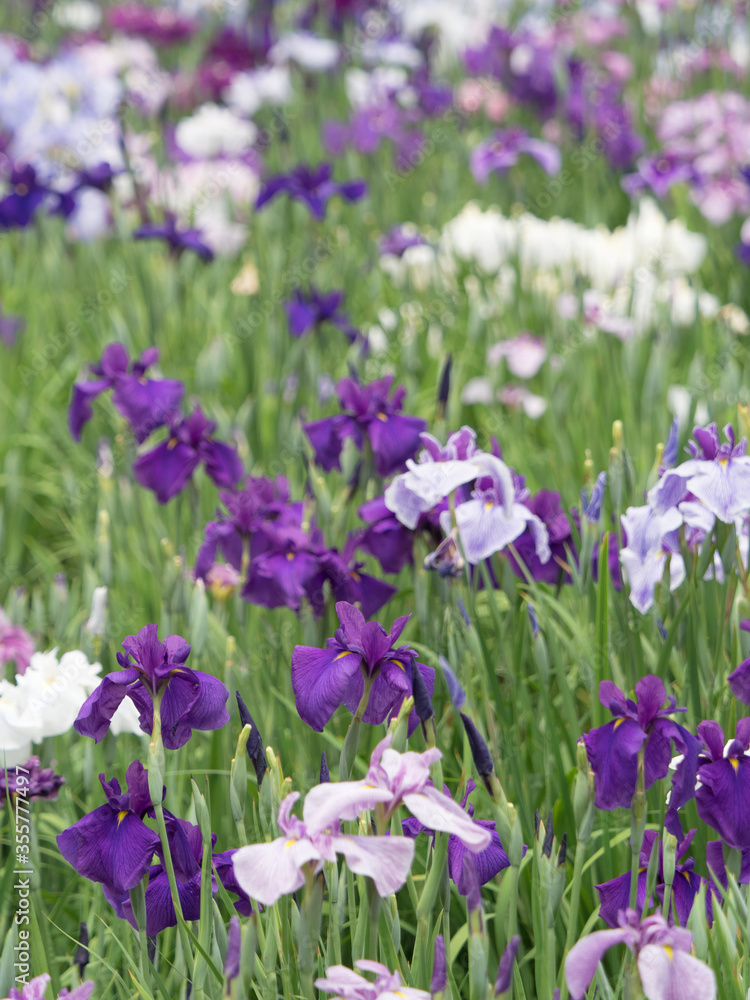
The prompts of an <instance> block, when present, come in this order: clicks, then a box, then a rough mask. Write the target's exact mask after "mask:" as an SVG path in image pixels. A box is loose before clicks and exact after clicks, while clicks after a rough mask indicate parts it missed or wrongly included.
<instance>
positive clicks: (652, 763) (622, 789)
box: [583, 674, 699, 840]
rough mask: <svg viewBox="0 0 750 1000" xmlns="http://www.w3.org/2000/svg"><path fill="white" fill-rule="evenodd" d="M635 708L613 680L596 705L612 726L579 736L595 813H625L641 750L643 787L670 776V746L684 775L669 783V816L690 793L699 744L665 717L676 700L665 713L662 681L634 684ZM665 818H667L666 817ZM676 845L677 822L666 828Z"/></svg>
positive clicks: (603, 684) (651, 679)
mask: <svg viewBox="0 0 750 1000" xmlns="http://www.w3.org/2000/svg"><path fill="white" fill-rule="evenodd" d="M635 695H636V698H637V703H636V702H634V701H632V700H631V699H630V698H627V699H626V698H625V695H624V694H623V693H622V691H621V690H620V689H619V688H618V687H617V686H616V685H615V684H613V683H612V681H602V682H601V683H600V685H599V701H600V702H601V703H602V705H604V706H605V707H606V708H608V709H609V710H610V712H611V713H612V715H614V716H615V718H614V720H613V721H612V722H608V723H606V725H604V726H600V727H599V728H598V729H592V730H590V731H589V732H588V733H586V734H585V735H584V736H583V742H584V744H585V746H586V754H587V756H588V759H589V763H590V764H591V769H592V771H593V772H594V785H595V790H596V798H595V801H596V807H597V809H617V808H618V807H622V808H623V809H629V808H630V804H631V802H632V800H633V795H634V794H635V790H636V783H637V778H638V753H639V751H640V750H641V748H642V747H644V745H645V761H644V765H645V770H644V778H645V788H647V789H648V788H650V787H651V785H653V783H654V782H655V781H658V780H659V779H660V778H664V777H666V775H667V774H668V773H669V762H670V742H673V743H674V744H675V746H676V747H677V749H678V752H679V753H681V754H682V755H683V762H682V763H683V770H682V771H680V769H679V768H678V771H677V774H676V775H675V778H674V780H673V782H672V794H671V802H670V814H671V813H673V814H674V819H675V820H676V819H677V817H676V812H677V809H679V808H680V807H681V806H682V805H684V804H685V802H687V801H688V800H689V799H691V798H692V797H693V795H694V794H695V787H694V786H695V778H694V776H695V769H696V766H697V762H698V747H699V743H698V740H697V739H696V738H695V737H694V736H693V735H692V734H691V733H689V732H688V731H687V729H685V728H684V727H683V726H680V725H678V724H677V723H676V722H673V721H672V719H670V718H669V716H670V715H672V714H673V713H674V712H684V711H686V709H684V708H675V705H676V699H675V698H674V697H670V698H669V701H668V703H667V706H666V708H663V707H662V706H663V705H664V702H665V700H666V692H665V690H664V684H663V683H662V681H661V679H660V678H658V677H654V676H653V674H649V675H647V676H646V677H642V678H641V679H640V680H639V681H638V683H637V684H636V685H635ZM691 774H692V776H693V777H692V783H691V777H690V776H691ZM668 816H669V814H668ZM665 825H666V826H667V829H668V830H670V832H672V833H675V836H677V837H678V839H679V840H681V839H682V831H681V830H680V827H679V821H677V831H678V832H675V829H674V823H672V824H670V822H669V821H667V822H666V824H665Z"/></svg>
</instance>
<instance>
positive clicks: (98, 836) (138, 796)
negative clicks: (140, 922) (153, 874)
mask: <svg viewBox="0 0 750 1000" xmlns="http://www.w3.org/2000/svg"><path fill="white" fill-rule="evenodd" d="M99 780H100V781H101V783H102V788H103V789H104V794H105V795H106V797H107V802H106V804H105V805H103V806H99V807H98V808H97V809H95V810H94V811H93V812H91V813H89V814H88V815H86V816H84V817H83V819H79V820H78V822H77V823H74V824H73V826H71V827H69V828H68V829H67V830H63V832H62V833H61V834H59V835H58V837H57V846H58V847H59V848H60V853H61V854H62V856H63V857H64V858H65V860H66V861H67V862H68V863H69V864H70V865H72V866H73V868H75V870H76V871H77V872H78V874H79V875H83V876H84V878H87V879H90V880H91V881H92V882H101V883H102V884H104V885H105V886H107V887H109V889H110V890H111V891H112V892H113V893H116V894H118V895H123V894H125V893H127V892H128V891H129V890H130V889H133V888H135V886H136V885H138V883H139V882H140V881H141V879H142V878H143V876H144V875H145V874H146V872H147V871H148V869H149V866H150V864H151V859H152V857H153V855H154V852H155V851H156V850H157V848H158V846H159V835H158V834H157V833H156V832H155V831H154V830H151V829H150V828H149V827H147V826H146V824H145V823H144V822H143V816H144V815H145V814H146V812H147V811H148V810H149V809H150V808H151V796H150V795H149V790H148V772H147V771H146V770H145V769H144V767H143V765H142V764H141V763H140V761H134V762H133V763H132V764H131V765H130V767H129V768H128V772H127V776H126V781H127V788H128V791H127V792H125V793H124V794H123V792H122V791H121V790H120V784H119V782H118V781H117V780H116V779H115V778H113V779H112V781H105V780H104V775H103V774H100V775H99Z"/></svg>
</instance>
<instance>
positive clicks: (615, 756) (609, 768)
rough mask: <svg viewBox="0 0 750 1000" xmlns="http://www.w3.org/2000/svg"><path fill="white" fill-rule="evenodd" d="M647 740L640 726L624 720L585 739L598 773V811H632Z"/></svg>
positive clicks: (596, 777)
mask: <svg viewBox="0 0 750 1000" xmlns="http://www.w3.org/2000/svg"><path fill="white" fill-rule="evenodd" d="M645 739H646V734H645V733H644V732H643V730H642V729H641V728H640V726H639V725H638V723H637V722H635V721H634V720H633V719H626V718H623V717H620V718H619V719H615V720H614V721H613V722H608V723H607V724H606V725H604V726H600V727H599V728H598V729H592V730H591V731H590V732H588V733H586V734H585V735H584V737H583V741H584V743H585V745H586V755H587V756H588V759H589V762H590V763H591V769H592V770H593V772H594V784H595V790H596V807H597V809H616V808H617V807H618V806H621V807H622V808H624V809H629V808H630V803H631V802H632V800H633V794H634V792H635V785H636V779H637V776H638V751H639V750H640V748H641V746H642V744H643V741H644V740H645Z"/></svg>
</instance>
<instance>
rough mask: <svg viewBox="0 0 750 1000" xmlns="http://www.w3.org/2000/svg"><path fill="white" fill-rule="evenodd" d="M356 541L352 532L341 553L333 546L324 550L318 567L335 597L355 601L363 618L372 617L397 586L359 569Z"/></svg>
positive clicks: (337, 599)
mask: <svg viewBox="0 0 750 1000" xmlns="http://www.w3.org/2000/svg"><path fill="white" fill-rule="evenodd" d="M358 542H359V539H358V537H357V536H356V535H351V536H350V537H349V539H348V540H347V542H346V544H345V545H344V548H343V550H342V552H341V554H340V555H339V553H338V552H337V551H336V549H331V550H330V551H327V552H324V553H323V554H322V555H321V557H320V567H321V569H322V570H323V572H324V573H325V575H326V578H327V579H328V581H329V582H330V585H331V594H332V596H333V598H334V600H336V601H344V602H346V603H347V604H357V605H358V606H359V607H360V608H361V609H362V614H363V615H364V617H365V618H372V616H373V615H376V614H377V613H378V611H380V609H381V608H382V607H383V606H384V605H386V604H387V603H388V601H390V599H391V598H392V597H393V595H394V594H395V593H396V588H395V587H393V586H392V585H391V584H390V583H386V582H385V581H384V580H379V579H378V578H377V577H375V576H370V575H369V573H363V572H362V569H363V567H364V563H363V562H356V561H354V553H355V551H356V549H357V546H358ZM321 613H322V609H321Z"/></svg>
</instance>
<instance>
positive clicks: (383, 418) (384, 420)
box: [378, 413, 388, 423]
mask: <svg viewBox="0 0 750 1000" xmlns="http://www.w3.org/2000/svg"><path fill="white" fill-rule="evenodd" d="M378 420H382V421H383V423H386V422H387V420H388V417H387V416H386V415H385V413H379V414H378Z"/></svg>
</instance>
